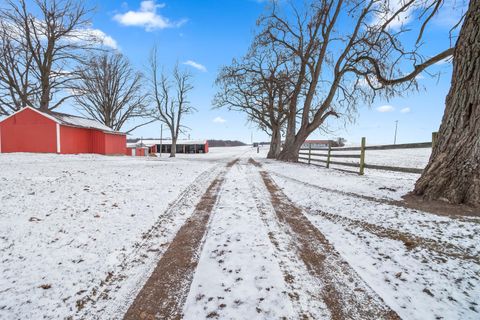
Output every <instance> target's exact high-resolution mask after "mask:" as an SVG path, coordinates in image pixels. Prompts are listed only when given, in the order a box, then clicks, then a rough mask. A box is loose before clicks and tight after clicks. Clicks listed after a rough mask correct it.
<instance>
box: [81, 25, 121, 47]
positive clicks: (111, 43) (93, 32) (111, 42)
mask: <svg viewBox="0 0 480 320" xmlns="http://www.w3.org/2000/svg"><path fill="white" fill-rule="evenodd" d="M81 32H84V33H86V36H87V37H88V36H92V37H95V38H96V39H97V41H98V42H100V43H101V44H103V45H104V46H106V47H109V48H112V49H118V44H117V41H115V39H113V38H112V37H111V36H109V35H108V34H106V33H105V32H103V31H102V30H100V29H85V30H82V31H81Z"/></svg>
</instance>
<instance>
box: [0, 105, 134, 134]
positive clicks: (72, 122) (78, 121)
mask: <svg viewBox="0 0 480 320" xmlns="http://www.w3.org/2000/svg"><path fill="white" fill-rule="evenodd" d="M25 109H30V110H32V111H35V112H37V113H39V114H41V115H43V116H44V117H47V118H49V119H50V120H52V121H55V122H56V123H58V124H63V125H66V126H73V127H80V128H87V129H96V130H101V131H105V132H110V133H119V134H124V133H123V132H119V131H115V130H112V128H110V127H107V126H106V125H104V124H102V123H100V122H98V121H97V120H93V119H88V118H84V117H79V116H74V115H71V114H66V113H60V112H55V111H48V112H44V111H40V110H38V109H35V108H32V107H28V106H27V107H25V108H23V109H21V110H19V111H17V112H14V113H12V114H11V115H9V116H8V117H6V118H5V119H1V121H5V120H7V119H8V118H10V117H13V116H14V115H16V114H17V113H19V112H22V111H24V110H25Z"/></svg>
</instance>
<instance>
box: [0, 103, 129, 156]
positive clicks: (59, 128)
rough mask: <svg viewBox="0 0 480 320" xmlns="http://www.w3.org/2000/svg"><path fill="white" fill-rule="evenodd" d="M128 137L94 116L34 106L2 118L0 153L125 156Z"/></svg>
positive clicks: (0, 122)
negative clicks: (90, 117)
mask: <svg viewBox="0 0 480 320" xmlns="http://www.w3.org/2000/svg"><path fill="white" fill-rule="evenodd" d="M126 138H127V137H126V134H125V133H122V132H117V131H114V130H112V129H110V128H109V127H107V126H105V125H103V124H101V123H99V122H98V121H95V120H92V119H87V118H83V117H78V116H73V115H69V114H65V113H59V112H52V111H49V112H41V111H39V110H37V109H34V108H31V107H26V108H23V109H22V110H20V111H18V112H16V113H14V114H12V115H10V116H8V117H7V118H5V119H3V120H2V121H0V153H7V152H35V153H61V154H77V153H97V154H104V155H113V154H118V155H120V154H121V155H124V154H125V152H126V151H125V149H126Z"/></svg>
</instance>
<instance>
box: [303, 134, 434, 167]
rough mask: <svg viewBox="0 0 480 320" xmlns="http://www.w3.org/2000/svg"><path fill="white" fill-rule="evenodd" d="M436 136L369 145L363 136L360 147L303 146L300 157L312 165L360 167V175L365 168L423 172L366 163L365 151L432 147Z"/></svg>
mask: <svg viewBox="0 0 480 320" xmlns="http://www.w3.org/2000/svg"><path fill="white" fill-rule="evenodd" d="M436 138H437V133H436V132H433V133H432V142H421V143H403V144H389V145H380V146H367V145H366V138H365V137H363V138H362V141H361V146H360V147H346V148H343V147H341V148H332V147H330V146H329V147H328V148H319V149H312V148H311V147H309V148H302V149H300V153H299V154H300V156H299V159H300V160H305V161H307V162H308V164H311V165H321V164H324V165H325V167H327V168H330V165H331V164H333V165H340V166H346V167H353V168H358V174H360V175H363V174H364V173H365V169H375V170H386V171H395V172H407V173H422V172H423V169H419V168H407V167H396V166H386V165H376V164H368V163H365V153H366V151H370V150H397V149H417V148H430V147H433V146H434V144H435V142H436ZM305 151H308V152H305ZM344 151H360V153H359V154H343V152H344ZM319 152H320V153H319ZM325 152H326V153H325ZM336 152H340V153H339V154H335V153H336ZM305 156H307V157H305ZM319 158H326V160H324V159H319ZM331 158H347V159H359V162H358V163H355V162H344V161H337V160H334V161H332V160H331ZM355 172H357V171H355Z"/></svg>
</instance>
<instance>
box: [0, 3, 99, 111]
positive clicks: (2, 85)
mask: <svg viewBox="0 0 480 320" xmlns="http://www.w3.org/2000/svg"><path fill="white" fill-rule="evenodd" d="M90 13H91V10H90V9H87V8H86V7H84V5H83V4H81V2H80V1H76V0H33V1H27V0H6V1H5V4H4V5H3V6H2V7H1V8H0V21H1V27H2V35H1V37H0V41H1V43H0V51H1V53H2V54H3V56H2V60H3V61H2V62H1V63H0V97H1V98H2V102H4V105H5V106H6V108H3V109H2V110H1V112H2V113H4V114H7V113H10V112H12V111H16V110H18V109H19V108H21V107H24V106H26V105H30V106H33V107H37V108H39V109H41V110H44V111H48V110H52V109H55V108H57V107H58V106H60V105H61V104H62V103H63V102H64V101H65V100H67V99H68V98H70V97H71V95H68V94H66V91H65V89H66V88H68V82H69V81H71V80H72V79H74V78H75V75H74V74H73V73H72V70H73V69H74V68H75V65H76V63H77V62H78V61H79V60H81V59H82V58H83V55H84V53H85V52H86V51H89V50H90V49H94V48H98V44H99V43H100V42H101V40H102V39H100V38H99V37H98V35H97V34H95V32H93V31H92V29H91V28H90V20H89V15H90ZM54 99H55V101H53V100H54Z"/></svg>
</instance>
